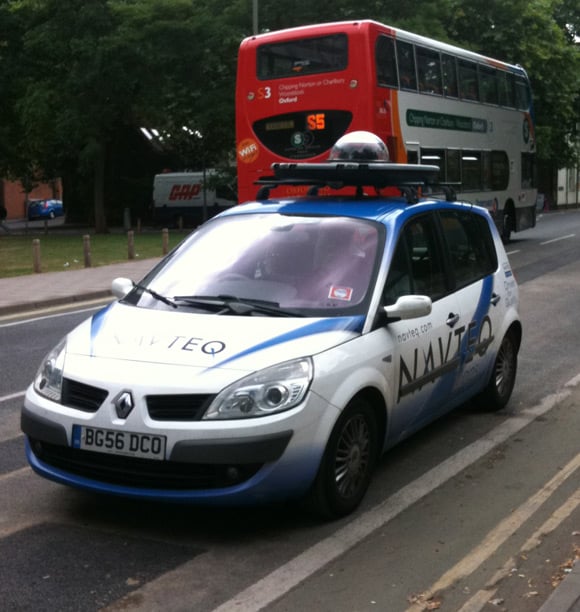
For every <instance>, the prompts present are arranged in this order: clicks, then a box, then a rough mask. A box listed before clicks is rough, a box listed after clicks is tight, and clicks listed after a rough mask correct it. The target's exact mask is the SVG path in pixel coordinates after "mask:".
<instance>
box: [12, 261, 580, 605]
mask: <svg viewBox="0 0 580 612" xmlns="http://www.w3.org/2000/svg"><path fill="white" fill-rule="evenodd" d="M159 259H160V258H154V259H143V260H138V259H135V260H131V261H127V262H123V263H118V264H113V265H109V266H99V267H93V268H85V269H82V270H66V271H62V272H41V273H39V274H30V275H26V276H18V277H14V278H0V317H9V316H11V315H19V314H24V313H27V314H30V313H31V312H34V311H40V310H42V309H46V308H49V307H56V306H70V305H74V304H79V305H80V304H83V303H85V302H90V301H93V300H103V301H104V300H106V299H108V298H112V293H111V282H112V281H113V280H114V279H115V278H118V277H120V276H123V277H126V278H130V279H131V280H134V281H140V280H141V279H142V278H143V277H144V276H145V274H147V272H148V271H149V270H150V269H151V268H152V267H153V266H154V265H155V264H156V263H157V262H158V261H159ZM538 612H580V561H577V562H576V564H575V565H574V566H573V568H572V571H571V572H570V573H569V574H568V575H567V576H566V578H565V579H564V580H563V581H562V582H561V584H560V585H559V586H558V587H557V588H556V589H555V590H554V592H553V593H552V594H551V596H550V597H549V598H548V599H547V600H546V602H545V603H544V605H543V606H542V607H541V608H540V609H539V610H538Z"/></svg>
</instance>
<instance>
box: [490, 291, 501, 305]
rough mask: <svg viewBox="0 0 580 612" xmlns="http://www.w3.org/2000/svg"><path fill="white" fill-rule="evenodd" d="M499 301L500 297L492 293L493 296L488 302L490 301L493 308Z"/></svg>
mask: <svg viewBox="0 0 580 612" xmlns="http://www.w3.org/2000/svg"><path fill="white" fill-rule="evenodd" d="M500 300H501V297H500V296H499V295H498V294H497V293H494V294H492V296H491V300H490V301H491V303H492V304H493V305H494V306H497V303H498V302H499V301H500Z"/></svg>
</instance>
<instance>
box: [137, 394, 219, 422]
mask: <svg viewBox="0 0 580 612" xmlns="http://www.w3.org/2000/svg"><path fill="white" fill-rule="evenodd" d="M214 397H215V395H209V394H205V395H200V394H195V395H192V394H184V395H148V396H147V397H146V398H145V399H146V402H147V411H148V412H149V416H150V417H151V418H152V419H153V420H154V421H199V420H200V419H201V417H202V416H203V415H204V413H205V411H206V410H207V408H208V407H209V405H210V404H211V402H212V401H213V399H214Z"/></svg>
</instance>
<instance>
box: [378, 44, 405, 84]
mask: <svg viewBox="0 0 580 612" xmlns="http://www.w3.org/2000/svg"><path fill="white" fill-rule="evenodd" d="M375 56H376V66H377V83H378V84H379V85H380V86H381V87H395V88H396V87H398V86H399V80H398V79H397V61H396V58H395V41H394V40H393V39H392V38H389V37H387V36H379V37H378V38H377V42H376V45H375Z"/></svg>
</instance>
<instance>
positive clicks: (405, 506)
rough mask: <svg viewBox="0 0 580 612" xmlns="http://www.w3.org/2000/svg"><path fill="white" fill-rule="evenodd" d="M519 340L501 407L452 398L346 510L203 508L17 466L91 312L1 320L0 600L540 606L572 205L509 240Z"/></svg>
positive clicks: (566, 408) (560, 446) (106, 604)
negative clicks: (34, 383)
mask: <svg viewBox="0 0 580 612" xmlns="http://www.w3.org/2000/svg"><path fill="white" fill-rule="evenodd" d="M508 252H509V254H510V260H511V261H512V265H513V267H514V270H515V274H516V278H517V280H518V282H519V284H520V300H521V314H522V319H523V323H524V342H523V345H522V349H521V353H520V364H519V374H518V380H517V383H516V389H515V392H514V395H513V397H512V401H511V402H510V404H509V406H508V408H507V409H506V410H505V411H503V412H501V413H498V414H487V413H484V412H480V411H478V410H476V409H475V408H474V407H473V406H470V405H468V406H465V407H463V408H462V409H461V410H458V411H456V412H454V413H453V414H452V415H449V416H448V417H445V418H443V419H442V420H440V421H439V422H437V423H435V424H434V425H432V426H431V427H429V428H428V429H426V430H424V431H423V432H421V433H419V434H418V435H416V436H415V437H413V438H412V439H410V440H408V441H407V442H405V443H404V444H402V445H400V446H399V447H397V448H395V449H393V450H392V451H391V452H389V453H388V454H387V455H386V456H385V457H384V458H383V459H382V461H381V463H380V466H379V469H378V470H377V473H376V475H375V478H374V481H373V484H372V486H371V489H370V491H369V494H368V496H367V498H366V499H365V501H364V503H363V505H362V507H361V508H360V510H359V511H358V512H357V513H356V514H355V515H353V516H351V517H348V518H346V519H343V520H341V521H336V522H333V523H326V524H321V523H319V522H317V521H316V520H314V519H313V518H312V517H310V516H309V515H307V514H306V513H304V512H303V511H302V509H301V508H299V507H297V506H284V507H266V508H258V509H252V510H239V511H235V510H211V511H210V510H205V509H201V508H191V507H184V506H165V505H160V504H144V503H137V502H132V501H128V500H118V499H112V498H106V497H99V496H95V495H92V494H86V493H83V492H79V491H74V490H69V489H66V488H63V487H60V486H58V485H55V484H52V483H49V482H47V481H44V480H42V479H40V478H38V477H37V476H35V475H34V474H33V473H32V472H31V471H30V470H29V468H28V467H27V466H26V462H25V459H24V456H23V450H22V446H23V439H22V436H21V435H19V430H18V413H19V409H20V405H21V402H22V394H23V391H24V388H25V386H26V385H27V384H28V383H29V382H30V380H32V377H33V376H34V372H35V370H36V368H37V366H38V364H39V363H40V360H41V358H42V356H43V355H44V354H45V352H46V351H47V350H48V349H49V348H50V347H51V346H52V345H53V344H55V343H56V341H57V340H58V339H59V338H60V337H61V336H62V335H63V334H64V333H65V332H66V330H67V329H70V328H71V327H72V326H74V325H75V324H76V322H78V321H80V320H81V319H82V318H84V317H85V316H87V313H86V312H85V313H78V314H77V313H72V314H70V313H64V314H63V313H61V314H59V315H58V316H48V317H46V318H34V319H30V320H28V319H27V318H26V317H24V318H23V320H21V321H18V322H15V321H12V322H10V323H3V322H2V321H0V371H1V372H2V373H3V376H2V377H1V378H0V413H1V415H2V418H1V419H0V576H2V579H1V580H0V608H1V609H14V610H32V609H34V610H35V611H43V610H46V611H49V610H51V611H52V610H74V611H84V610H87V611H93V610H99V609H105V610H110V611H112V610H160V609H164V610H171V611H172V610H183V611H191V610H196V611H197V610H199V611H206V610H207V611H209V610H219V611H223V612H226V611H227V612H229V611H230V610H236V611H238V612H239V611H250V610H259V609H267V610H271V611H275V612H277V611H283V610H287V611H294V610H298V609H303V610H317V611H319V610H320V611H323V610H328V611H330V610H332V611H333V612H339V611H342V610H344V611H345V612H347V611H348V612H351V611H354V610H357V611H358V610H360V611H366V610H374V611H376V610H381V611H389V612H390V611H394V612H398V611H399V610H400V611H406V610H409V611H413V612H414V611H418V610H424V609H440V610H447V611H458V610H462V611H465V612H467V610H470V611H472V612H476V611H478V610H484V611H485V612H489V611H492V610H504V611H509V612H528V611H529V612H532V611H534V612H535V611H537V610H538V609H539V608H540V606H541V605H542V603H543V602H544V601H545V600H546V599H547V598H548V596H549V595H550V593H551V592H552V590H553V584H556V583H557V582H558V581H559V580H560V578H561V577H563V576H565V574H566V565H567V563H568V562H569V561H570V559H571V558H572V557H573V556H574V554H575V550H577V549H578V548H580V535H579V533H580V510H579V509H578V504H580V493H579V490H578V483H579V482H580V476H579V474H580V469H579V467H580V455H579V452H578V451H579V446H580V445H579V442H578V440H579V436H578V431H580V410H578V407H579V406H580V390H579V389H578V387H577V386H576V385H577V384H579V385H580V376H579V375H580V362H579V361H578V349H577V347H578V345H579V343H580V329H579V328H578V326H577V308H578V306H577V304H578V297H579V292H580V290H579V287H580V282H579V281H580V273H579V272H578V270H579V266H578V260H579V259H580V213H578V211H568V212H564V213H551V214H548V215H543V216H542V218H541V219H540V220H539V223H538V226H537V228H535V229H534V230H530V231H527V232H523V233H522V234H521V235H520V234H516V235H515V236H514V240H513V241H512V243H511V244H510V245H509V246H508Z"/></svg>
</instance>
